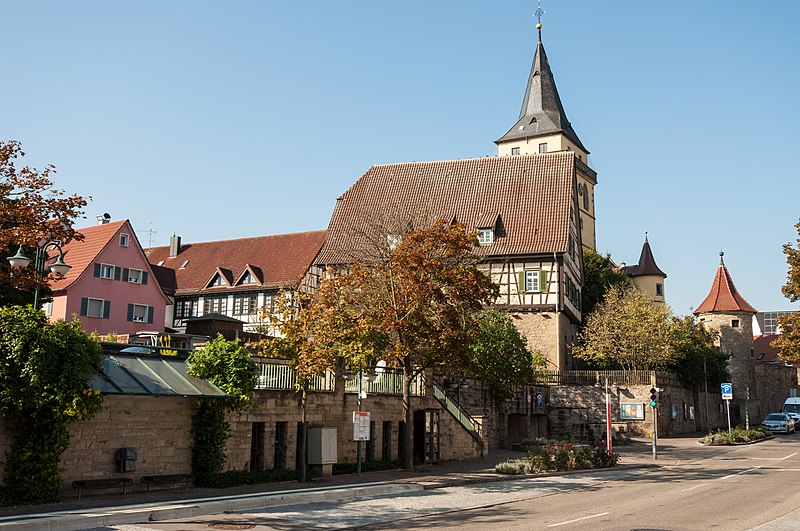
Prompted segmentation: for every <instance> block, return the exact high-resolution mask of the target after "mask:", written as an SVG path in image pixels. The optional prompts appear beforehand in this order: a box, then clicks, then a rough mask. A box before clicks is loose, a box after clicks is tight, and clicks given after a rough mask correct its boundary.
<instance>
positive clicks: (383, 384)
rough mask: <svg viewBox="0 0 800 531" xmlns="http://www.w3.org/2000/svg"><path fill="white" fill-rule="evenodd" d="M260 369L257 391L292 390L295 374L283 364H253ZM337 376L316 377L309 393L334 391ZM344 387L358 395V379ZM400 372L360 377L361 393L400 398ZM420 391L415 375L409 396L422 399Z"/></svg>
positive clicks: (273, 362)
mask: <svg viewBox="0 0 800 531" xmlns="http://www.w3.org/2000/svg"><path fill="white" fill-rule="evenodd" d="M256 363H257V364H258V368H259V376H258V382H257V383H256V389H272V390H293V389H295V385H296V384H297V375H296V374H295V371H294V369H292V367H291V366H289V365H288V364H287V363H286V362H282V361H277V360H271V361H256ZM335 380H336V375H335V373H334V372H333V371H331V370H327V371H325V374H324V375H321V376H315V377H314V379H313V381H312V383H311V385H310V386H309V388H308V390H309V391H333V390H334V388H335V385H336V381H335ZM340 381H341V382H342V383H343V384H344V386H345V388H344V392H345V393H358V391H359V387H358V376H356V377H355V378H352V379H348V380H344V379H341V380H340ZM403 381H404V379H403V373H402V372H400V371H395V370H392V369H384V370H383V371H381V372H379V373H378V374H376V375H374V376H373V377H371V378H368V377H367V376H364V377H363V381H362V383H361V390H362V391H366V392H367V393H368V394H383V395H402V394H403ZM422 392H423V380H422V375H418V376H417V377H416V378H414V380H413V381H412V382H411V396H421V395H422Z"/></svg>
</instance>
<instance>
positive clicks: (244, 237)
mask: <svg viewBox="0 0 800 531" xmlns="http://www.w3.org/2000/svg"><path fill="white" fill-rule="evenodd" d="M321 232H327V229H317V230H305V231H300V232H286V233H282V234H264V235H262V236H243V237H241V238H228V239H224V240H211V241H207V242H183V243H181V246H185V245H191V246H193V247H194V246H197V245H209V244H212V243H229V242H240V241H244V240H260V239H264V238H277V237H282V236H298V235H301V234H317V233H321ZM167 248H169V245H159V246H158V247H148V248H147V250H149V251H152V250H155V249H167Z"/></svg>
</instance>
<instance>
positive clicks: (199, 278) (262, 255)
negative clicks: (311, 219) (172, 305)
mask: <svg viewBox="0 0 800 531" xmlns="http://www.w3.org/2000/svg"><path fill="white" fill-rule="evenodd" d="M325 236H326V232H325V231H322V230H320V231H309V232H297V233H293V234H279V235H273V236H256V237H253V238H239V239H235V240H223V241H216V242H203V243H192V244H182V245H181V249H180V252H179V253H178V256H176V257H175V258H170V257H169V247H154V248H152V249H148V250H147V251H146V254H147V259H148V260H149V261H150V263H151V264H158V263H159V262H161V261H162V260H163V262H164V263H163V264H161V266H162V268H168V269H171V270H173V271H174V272H175V280H174V282H175V284H176V291H175V293H176V295H187V294H191V293H197V292H199V291H205V292H213V291H220V290H222V291H231V289H232V288H230V287H227V286H224V287H221V288H220V287H209V288H207V289H204V288H205V286H206V284H207V283H208V281H209V280H211V278H212V276H213V275H214V274H215V273H216V272H217V271H218V269H219V270H223V271H224V270H229V271H230V272H231V275H232V280H236V279H238V278H239V277H240V275H241V274H242V272H243V271H244V270H245V268H246V267H247V266H248V265H249V266H250V267H251V268H252V269H256V268H258V270H259V273H261V275H262V276H263V278H259V281H261V285H260V287H261V288H274V289H280V288H288V287H292V286H295V285H296V284H297V283H299V282H300V281H301V280H302V279H303V276H304V275H305V273H306V271H308V268H309V267H310V266H311V264H312V263H313V261H314V258H316V256H317V253H319V250H320V248H321V247H322V244H323V243H324V242H325ZM187 261H188V263H187V264H186V266H185V267H184V268H181V266H182V265H183V264H184V263H186V262H187ZM256 287H257V286H254V285H253V284H246V285H243V286H241V287H238V286H237V287H235V288H233V289H242V290H250V291H252V290H253V289H254V288H256Z"/></svg>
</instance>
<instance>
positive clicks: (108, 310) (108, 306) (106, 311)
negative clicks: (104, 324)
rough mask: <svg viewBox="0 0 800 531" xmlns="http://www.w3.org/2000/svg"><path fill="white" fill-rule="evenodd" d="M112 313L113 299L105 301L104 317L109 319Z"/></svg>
mask: <svg viewBox="0 0 800 531" xmlns="http://www.w3.org/2000/svg"><path fill="white" fill-rule="evenodd" d="M109 315H111V301H103V319H108V316H109Z"/></svg>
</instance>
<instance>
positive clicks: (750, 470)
mask: <svg viewBox="0 0 800 531" xmlns="http://www.w3.org/2000/svg"><path fill="white" fill-rule="evenodd" d="M759 468H761V467H760V466H757V467H754V468H748V469H747V470H742V471H741V472H737V473H735V474H729V475H727V476H722V477H721V478H719V479H728V478H732V477H734V476H740V475H742V474H747V473H748V472H752V471H753V470H758V469H759Z"/></svg>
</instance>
